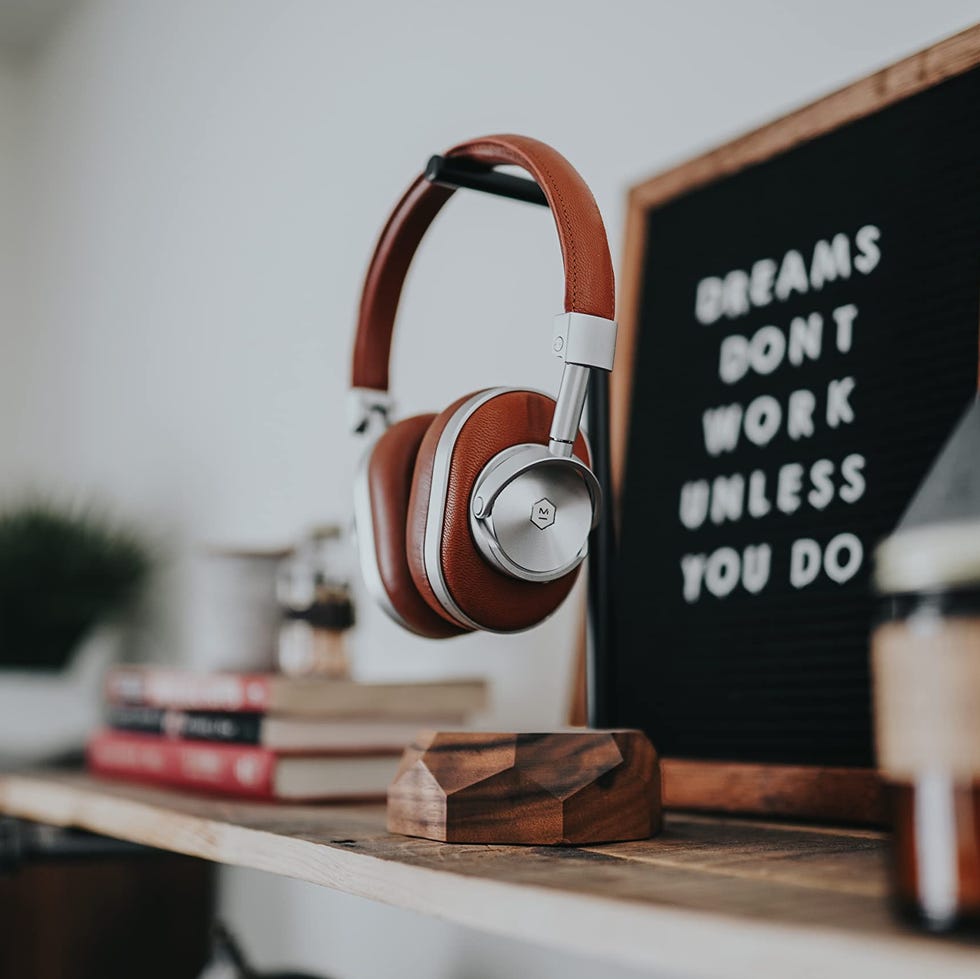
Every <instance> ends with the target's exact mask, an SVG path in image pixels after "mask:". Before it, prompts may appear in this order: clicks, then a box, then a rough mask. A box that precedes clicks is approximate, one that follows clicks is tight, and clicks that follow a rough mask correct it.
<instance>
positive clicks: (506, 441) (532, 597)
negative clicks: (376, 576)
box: [405, 390, 590, 632]
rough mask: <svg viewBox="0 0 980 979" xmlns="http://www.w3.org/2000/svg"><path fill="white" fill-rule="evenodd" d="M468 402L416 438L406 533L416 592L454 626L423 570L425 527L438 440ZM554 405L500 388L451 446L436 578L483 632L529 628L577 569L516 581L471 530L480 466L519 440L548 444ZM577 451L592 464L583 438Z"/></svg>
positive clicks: (557, 600)
mask: <svg viewBox="0 0 980 979" xmlns="http://www.w3.org/2000/svg"><path fill="white" fill-rule="evenodd" d="M472 397H473V395H467V396H466V397H465V398H460V399H459V400H458V401H456V402H454V403H453V404H451V405H450V406H449V407H448V408H447V409H446V410H445V411H443V412H442V413H441V414H439V415H437V416H436V418H435V420H434V421H433V422H432V423H431V425H429V428H428V431H427V432H426V433H425V437H424V438H423V439H422V444H421V446H420V447H419V451H418V458H417V459H416V462H415V476H414V479H413V481H412V490H411V496H410V499H409V503H408V522H407V524H406V535H405V548H406V553H407V556H408V567H409V571H410V572H411V576H412V581H413V582H414V584H415V587H416V589H417V590H418V592H419V594H421V596H422V597H423V598H424V599H425V600H426V602H428V604H429V606H430V607H431V608H432V609H433V610H434V611H436V612H437V613H439V615H441V616H442V617H443V618H444V619H446V621H447V622H453V623H456V619H455V618H453V617H452V613H451V612H449V611H448V610H446V609H444V608H443V606H442V604H441V603H440V601H439V598H438V597H437V595H436V593H435V591H434V590H433V587H432V583H431V582H430V581H429V575H428V574H427V572H426V567H425V557H424V548H425V532H426V524H427V522H428V521H430V520H435V519H438V513H435V512H432V511H430V509H429V494H430V491H431V488H432V478H433V471H434V465H435V463H436V461H437V460H436V450H437V448H438V446H439V440H440V438H441V436H442V434H443V432H444V431H445V430H446V426H447V425H448V424H449V423H450V421H451V420H452V418H453V416H454V415H455V414H456V411H457V410H458V409H459V408H460V406H461V405H463V404H464V403H465V402H466V401H468V400H469V399H470V398H472ZM554 407H555V402H554V401H553V400H552V399H551V398H549V397H547V396H546V395H543V394H537V393H536V392H533V391H513V390H506V391H503V392H502V393H500V394H498V395H496V396H495V397H492V398H491V399H490V400H488V401H486V402H485V403H483V404H481V405H480V406H479V407H477V408H476V409H475V410H474V411H473V412H472V413H471V414H470V416H469V417H468V418H467V419H466V421H465V422H464V423H463V426H462V428H461V430H460V431H459V434H458V435H457V437H456V439H455V441H454V443H453V445H452V454H451V456H450V459H451V462H450V465H449V481H448V486H447V492H446V502H445V512H444V518H443V527H442V537H441V540H440V545H439V558H440V562H441V566H442V577H443V580H444V581H445V585H446V588H447V589H448V591H449V593H450V595H451V596H452V599H453V601H454V602H455V603H456V605H457V606H458V607H459V609H460V611H461V612H463V614H464V615H466V616H468V617H469V618H470V619H472V620H473V621H474V622H476V623H477V624H478V625H479V626H480V627H481V628H484V629H490V630H494V631H498V632H518V631H520V630H522V629H528V628H530V627H531V626H532V625H535V624H536V623H538V622H540V621H541V620H542V619H545V618H547V617H548V616H549V615H550V614H551V613H552V612H553V611H554V610H555V609H556V608H557V607H558V606H559V605H560V604H561V603H562V602H563V601H564V600H565V598H566V597H567V595H568V593H569V591H570V590H571V588H572V585H574V584H575V579H576V577H577V576H578V569H577V568H576V570H575V571H572V572H570V573H569V574H567V575H565V577H563V578H559V579H558V580H557V581H548V582H531V581H518V580H517V579H515V578H511V577H509V576H508V575H505V574H504V573H503V572H501V571H498V570H497V569H496V568H494V567H492V566H491V565H490V564H489V563H488V562H487V561H486V559H485V558H484V557H483V555H482V554H480V552H479V550H478V549H477V546H476V543H475V542H474V541H473V537H472V535H471V533H470V525H469V501H470V494H471V492H472V489H473V484H474V483H475V482H476V479H477V477H478V476H479V475H480V473H481V472H482V470H483V468H484V466H486V464H487V463H488V462H489V461H490V460H491V459H492V458H493V457H494V456H495V455H496V454H497V453H498V452H501V451H503V450H504V449H506V448H508V447H509V446H512V445H517V444H519V443H523V442H536V443H539V444H542V445H547V444H548V432H549V430H550V428H551V417H552V414H553V412H554ZM575 454H576V455H577V456H578V457H579V458H580V459H581V460H582V461H583V462H585V463H586V464H590V459H589V455H588V448H587V446H586V444H585V439H584V438H582V436H581V434H580V435H579V437H578V440H577V441H576V443H575ZM456 624H458V623H456Z"/></svg>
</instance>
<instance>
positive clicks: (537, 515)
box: [531, 496, 558, 530]
mask: <svg viewBox="0 0 980 979" xmlns="http://www.w3.org/2000/svg"><path fill="white" fill-rule="evenodd" d="M557 512H558V507H556V506H555V505H554V503H552V502H551V500H549V499H548V497H547V496H543V497H541V499H540V500H538V502H537V503H535V504H534V505H533V506H532V507H531V523H533V524H534V526H535V527H537V528H538V529H539V530H547V529H548V528H549V527H550V526H551V525H552V524H553V523H554V522H555V514H556V513H557Z"/></svg>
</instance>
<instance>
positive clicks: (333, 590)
mask: <svg viewBox="0 0 980 979" xmlns="http://www.w3.org/2000/svg"><path fill="white" fill-rule="evenodd" d="M343 546H344V540H343V535H342V534H341V531H340V528H339V527H337V526H335V525H329V526H325V527H318V528H316V529H314V530H313V531H312V532H311V533H310V534H309V535H308V536H307V538H306V539H305V540H304V541H303V542H302V543H301V544H300V546H299V547H298V548H297V549H296V551H295V552H294V553H293V554H292V555H291V556H290V557H289V558H288V559H287V560H285V561H283V562H282V564H281V565H280V568H279V574H278V576H277V582H276V593H277V595H278V598H279V604H280V607H281V610H282V623H281V625H280V627H279V653H278V664H279V669H280V670H281V671H282V672H283V673H286V674H289V675H290V676H319V677H326V678H329V679H334V680H346V679H349V678H350V661H349V659H348V655H347V631H348V630H349V629H350V628H351V627H352V626H353V624H354V606H353V602H352V601H351V596H350V586H349V584H348V581H347V576H346V568H345V561H344V558H343Z"/></svg>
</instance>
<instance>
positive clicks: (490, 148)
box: [351, 135, 616, 391]
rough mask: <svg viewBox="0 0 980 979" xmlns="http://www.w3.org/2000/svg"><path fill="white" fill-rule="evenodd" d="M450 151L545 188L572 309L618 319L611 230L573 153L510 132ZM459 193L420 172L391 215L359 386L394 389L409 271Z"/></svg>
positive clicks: (366, 313)
mask: <svg viewBox="0 0 980 979" xmlns="http://www.w3.org/2000/svg"><path fill="white" fill-rule="evenodd" d="M444 155H445V156H446V157H452V158H456V159H466V160H471V161H473V162H475V163H481V164H484V165H489V166H500V165H505V164H510V165H513V166H519V167H523V169H525V170H527V172H528V173H530V174H531V176H532V177H534V179H535V181H537V183H538V185H539V186H540V187H541V189H542V190H543V191H544V194H545V197H546V198H547V199H548V204H549V205H550V207H551V213H552V215H553V216H554V219H555V225H556V226H557V229H558V240H559V242H560V243H561V253H562V259H563V261H564V266H565V312H567V313H586V314H588V315H590V316H600V317H602V318H603V319H607V320H612V319H615V315H616V312H615V306H616V299H615V292H616V286H615V280H614V278H613V267H612V259H611V257H610V255H609V243H608V241H607V240H606V229H605V227H604V226H603V223H602V216H601V215H600V214H599V208H598V207H597V206H596V202H595V198H593V196H592V192H591V191H590V190H589V188H588V186H587V185H586V183H585V181H584V180H583V179H582V178H581V176H579V174H578V171H576V170H575V168H574V167H573V166H572V165H571V164H570V163H569V162H568V160H566V159H565V158H564V157H563V156H562V155H561V154H560V153H558V152H557V151H556V150H554V149H552V148H551V147H550V146H548V145H547V144H546V143H541V142H539V141H538V140H536V139H531V138H530V137H528V136H506V135H505V136H484V137H482V138H481V139H475V140H471V141H470V142H467V143H461V144H460V145H459V146H454V147H453V148H452V149H451V150H449V151H448V152H447V153H445V154H444ZM453 193H454V191H453V190H452V189H451V188H448V187H441V186H439V185H438V184H433V183H430V182H429V181H428V180H426V178H425V176H424V175H420V176H419V177H417V178H416V179H415V182H414V183H413V184H412V186H411V187H409V188H408V190H407V191H406V192H405V195H404V196H403V197H402V199H401V200H400V201H399V202H398V204H397V205H396V206H395V210H394V211H393V212H392V215H391V217H390V218H388V223H387V224H386V225H385V226H384V229H383V230H382V232H381V237H380V238H379V239H378V244H377V246H376V247H375V250H374V255H373V257H372V258H371V264H370V266H369V267H368V272H367V278H366V279H365V281H364V291H363V293H362V295H361V308H360V313H359V315H358V319H357V336H356V338H355V340H354V363H353V370H352V373H351V385H352V387H355V388H371V389H374V390H376V391H387V390H388V360H389V358H390V355H391V336H392V331H393V329H394V325H395V313H396V312H397V310H398V300H399V298H400V296H401V291H402V286H403V284H404V282H405V276H406V274H407V273H408V267H409V265H411V263H412V258H413V256H414V255H415V252H416V250H417V248H418V246H419V242H421V240H422V236H423V235H424V234H425V231H426V229H427V228H428V227H429V225H430V224H431V223H432V221H433V219H434V218H435V216H436V215H437V214H438V213H439V211H440V210H441V209H442V205H443V204H445V203H446V201H448V200H449V198H450V197H452V195H453Z"/></svg>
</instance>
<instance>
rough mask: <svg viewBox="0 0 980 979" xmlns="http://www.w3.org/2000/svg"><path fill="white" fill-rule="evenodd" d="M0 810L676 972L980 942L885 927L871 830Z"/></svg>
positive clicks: (65, 785)
mask: <svg viewBox="0 0 980 979" xmlns="http://www.w3.org/2000/svg"><path fill="white" fill-rule="evenodd" d="M0 811H2V812H3V813H4V814H6V815H12V816H18V817H21V818H25V819H32V820H37V821H40V822H44V823H50V824H54V825H58V826H73V827H79V828H83V829H87V830H91V831H93V832H98V833H103V834H105V835H109V836H115V837H119V838H121V839H126V840H131V841H134V842H139V843H145V844H148V845H151V846H155V847H159V848H162V849H166V850H172V851H174V852H176V853H183V854H188V855H191V856H196V857H202V858H204V859H207V860H213V861H216V862H219V863H225V864H231V865H238V866H244V867H252V868H256V869H259V870H265V871H269V872H272V873H276V874H282V875H285V876H289V877H295V878H299V879H301V880H306V881H310V882H313V883H316V884H321V885H323V886H326V887H330V888H334V889H336V890H339V891H343V892H346V893H350V894H356V895H359V896H362V897H367V898H372V899H374V900H378V901H383V902H385V903H387V904H392V905H396V906H399V907H403V908H408V909H411V910H414V911H417V912H421V913H423V914H431V915H437V916H439V917H442V918H445V919H448V920H450V921H453V922H456V923H459V924H463V925H468V926H470V927H473V928H478V929H481V930H484V931H487V932H491V933H494V934H499V935H504V936H508V937H511V938H518V939H524V940H527V941H532V942H537V943H539V944H542V945H547V946H553V947H557V948H561V949H563V950H565V951H568V952H577V953H580V954H584V955H588V956H593V957H597V958H602V959H605V960H607V961H615V962H620V963H624V964H630V965H633V966H642V967H647V968H657V969H659V970H661V971H663V972H664V973H667V974H670V975H692V976H725V977H726V979H739V977H746V979H758V977H762V976H774V977H776V976H779V977H781V976H784V975H788V974H793V975H799V974H802V973H801V969H803V970H804V971H805V974H808V975H809V974H812V975H814V976H817V975H849V976H853V975H861V976H862V977H865V979H867V977H871V976H878V975H881V976H885V975H887V976H889V977H892V979H897V977H903V976H909V977H912V976H915V977H921V976H929V977H930V979H934V977H959V976H963V977H966V976H971V977H975V976H977V975H978V974H980V944H976V943H969V942H965V941H961V940H951V939H936V938H928V937H925V936H921V935H919V934H916V933H915V932H912V931H906V930H903V929H902V928H900V927H899V926H898V925H896V924H895V923H894V922H893V920H892V918H891V917H890V915H889V913H888V908H887V906H886V900H885V895H886V890H887V887H886V876H885V865H884V854H885V842H886V841H885V838H884V836H883V834H880V833H876V832H873V831H868V830H852V829H828V828H811V827H804V826H791V825H782V824H772V823H759V822H749V821H742V820H735V819H714V818H708V817H701V816H685V815H676V814H675V815H672V816H670V817H669V818H668V821H667V828H666V831H665V833H664V835H663V836H661V837H660V838H658V839H656V840H653V841H649V842H643V843H627V844H617V845H610V846H593V847H583V848H577V847H570V848H557V849H552V848H537V847H532V848H521V847H486V846H447V845H444V844H439V843H432V842H428V841H424V840H415V839H409V838H406V837H396V836H392V835H390V834H388V833H387V832H386V831H385V821H384V807H383V806H380V805H363V806H282V805H270V804H259V803H243V802H238V801H230V800H219V799H214V798H210V799H209V798H202V797H198V796H191V795H184V794H181V793H176V792H169V791H164V790H158V789H149V788H144V787H137V786H132V785H126V784H123V783H113V782H106V781H101V780H97V779H93V778H90V777H88V776H84V775H75V774H57V775H55V774H37V775H34V774H25V775H19V774H18V775H7V776H3V777H0ZM804 939H806V940H805V941H804Z"/></svg>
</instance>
